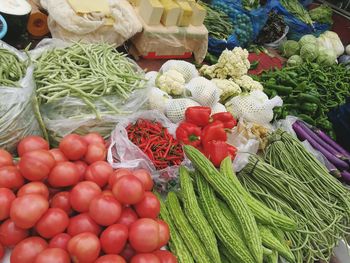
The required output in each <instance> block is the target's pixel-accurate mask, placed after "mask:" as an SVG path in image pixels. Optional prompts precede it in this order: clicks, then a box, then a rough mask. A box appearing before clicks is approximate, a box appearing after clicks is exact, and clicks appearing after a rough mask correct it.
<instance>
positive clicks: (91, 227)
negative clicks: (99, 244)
mask: <svg viewBox="0 0 350 263" xmlns="http://www.w3.org/2000/svg"><path fill="white" fill-rule="evenodd" d="M84 232H90V233H93V234H95V235H96V236H98V235H99V234H100V233H101V227H100V226H99V225H98V224H96V222H95V221H94V220H93V219H92V218H91V217H90V216H89V215H88V214H87V213H83V214H79V215H76V216H74V217H71V218H70V221H69V225H68V228H67V233H68V234H69V235H71V236H76V235H78V234H81V233H84Z"/></svg>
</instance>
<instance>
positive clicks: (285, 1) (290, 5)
mask: <svg viewBox="0 0 350 263" xmlns="http://www.w3.org/2000/svg"><path fill="white" fill-rule="evenodd" d="M280 2H281V4H282V5H283V6H284V8H286V9H287V10H288V11H289V12H291V13H292V14H293V15H295V16H296V17H297V18H299V19H300V20H301V21H303V22H304V23H305V24H309V25H312V23H313V22H312V19H311V17H310V14H309V13H308V11H307V10H306V9H305V8H304V7H303V6H302V4H301V3H300V2H299V1H298V0H281V1H280Z"/></svg>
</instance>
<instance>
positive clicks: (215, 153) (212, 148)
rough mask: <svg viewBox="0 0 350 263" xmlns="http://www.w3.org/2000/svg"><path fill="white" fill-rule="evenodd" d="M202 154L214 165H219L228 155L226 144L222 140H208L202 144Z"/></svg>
mask: <svg viewBox="0 0 350 263" xmlns="http://www.w3.org/2000/svg"><path fill="white" fill-rule="evenodd" d="M204 154H205V156H207V158H208V159H209V160H210V161H211V162H212V163H213V164H214V166H215V167H220V164H221V162H222V160H224V159H225V158H226V157H227V156H229V150H228V144H227V143H226V142H224V141H210V142H208V143H207V144H206V145H205V146H204Z"/></svg>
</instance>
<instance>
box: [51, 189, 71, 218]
mask: <svg viewBox="0 0 350 263" xmlns="http://www.w3.org/2000/svg"><path fill="white" fill-rule="evenodd" d="M69 196H70V193H69V192H59V193H57V194H55V195H54V196H53V197H52V199H51V203H50V207H52V208H61V209H62V210H63V211H64V212H66V213H67V215H70V214H72V213H73V210H72V206H71V205H70V201H69Z"/></svg>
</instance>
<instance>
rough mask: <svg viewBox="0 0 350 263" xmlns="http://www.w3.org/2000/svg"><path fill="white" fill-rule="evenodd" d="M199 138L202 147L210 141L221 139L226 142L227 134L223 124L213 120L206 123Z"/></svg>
mask: <svg viewBox="0 0 350 263" xmlns="http://www.w3.org/2000/svg"><path fill="white" fill-rule="evenodd" d="M201 138H202V144H203V146H204V147H206V144H207V143H208V142H210V141H223V142H225V143H226V140H227V134H226V131H225V127H224V124H223V123H222V122H220V121H214V122H213V123H211V124H209V125H207V126H206V127H205V128H204V129H203V131H202V137H201ZM226 156H227V155H226Z"/></svg>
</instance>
